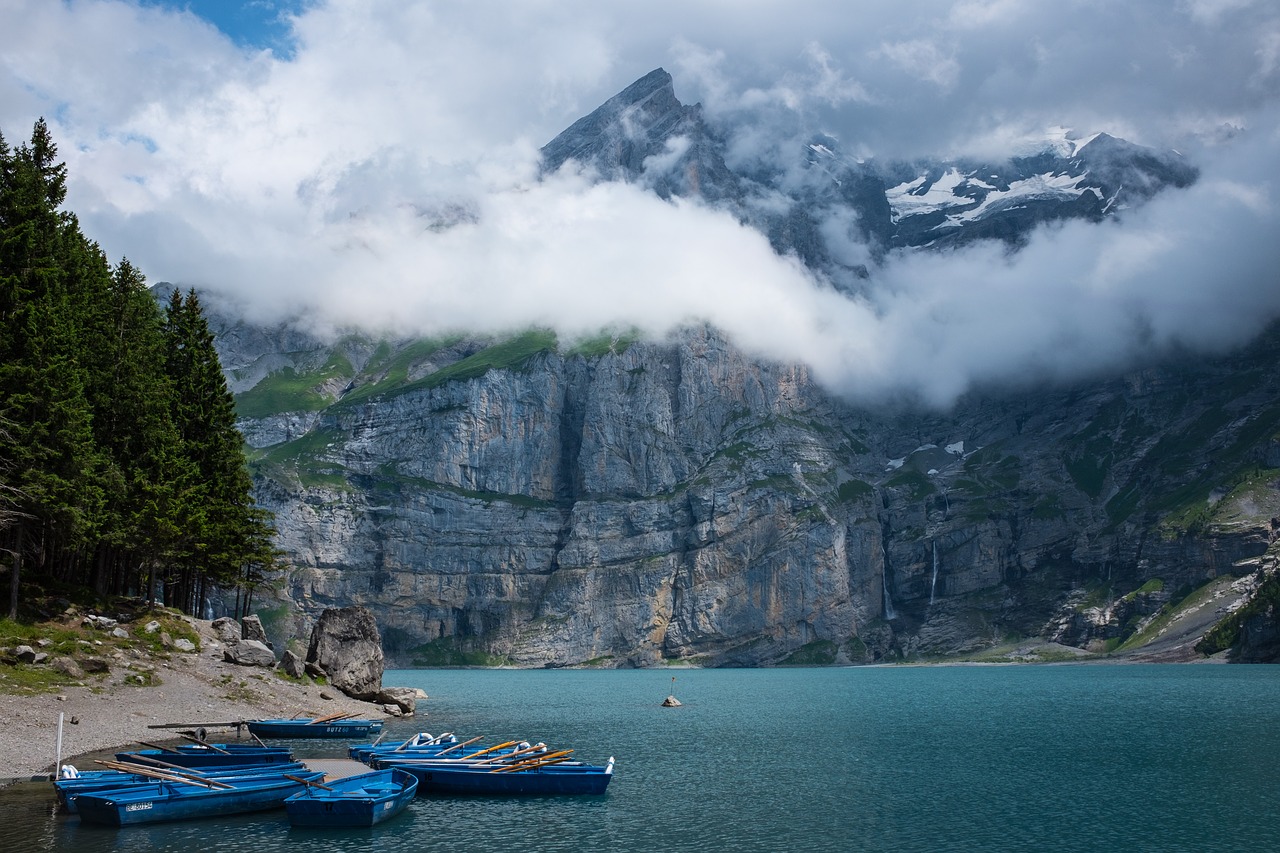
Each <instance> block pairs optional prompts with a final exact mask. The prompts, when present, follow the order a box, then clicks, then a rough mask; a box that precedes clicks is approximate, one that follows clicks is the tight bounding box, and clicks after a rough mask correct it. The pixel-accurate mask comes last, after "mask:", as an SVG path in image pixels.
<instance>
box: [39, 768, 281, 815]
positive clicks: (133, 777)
mask: <svg viewBox="0 0 1280 853" xmlns="http://www.w3.org/2000/svg"><path fill="white" fill-rule="evenodd" d="M65 769H66V768H64V771H65ZM147 771H157V768H154V767H148V768H145V769H144V770H143V772H139V773H130V772H128V771H126V770H86V771H82V772H77V773H76V775H75V776H60V777H59V778H57V779H55V780H54V782H53V789H54V793H55V794H56V795H57V798H58V804H59V806H61V807H62V809H63V810H65V811H67V812H68V813H70V814H75V813H76V811H77V810H78V808H79V807H78V805H77V801H76V798H77V797H79V795H80V794H96V793H98V792H100V791H113V790H115V789H117V788H127V787H129V786H131V785H145V784H150V783H152V782H155V781H156V780H155V778H154V777H153V776H148V775H144V773H145V772H147ZM305 771H306V766H305V765H303V764H302V762H300V761H295V762H291V763H289V764H273V765H263V764H250V765H246V766H241V767H216V768H209V769H204V770H201V769H196V768H193V769H190V770H186V771H180V772H183V773H186V774H189V775H190V776H191V778H193V779H219V780H222V781H227V780H229V778H232V777H250V776H259V777H261V776H279V775H280V774H281V773H298V772H305ZM158 772H168V771H163V770H159V771H158Z"/></svg>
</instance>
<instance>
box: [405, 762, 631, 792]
mask: <svg viewBox="0 0 1280 853" xmlns="http://www.w3.org/2000/svg"><path fill="white" fill-rule="evenodd" d="M397 766H398V767H399V768H400V769H402V770H405V771H407V772H409V773H412V774H413V775H414V776H416V777H417V778H418V791H419V792H420V793H422V794H477V795H481V796H506V795H511V794H521V795H532V796H547V795H553V794H554V795H559V794H603V793H604V792H605V789H606V788H608V787H609V780H610V779H612V778H613V759H612V758H610V759H609V763H608V764H606V765H604V766H603V767H601V766H599V765H595V764H578V765H573V766H570V767H562V766H560V765H556V764H547V765H542V766H533V767H531V768H529V769H525V770H520V769H511V768H510V766H502V767H498V768H490V767H475V766H465V765H460V766H456V767H450V766H443V765H440V764H423V765H414V764H409V763H405V764H403V765H397Z"/></svg>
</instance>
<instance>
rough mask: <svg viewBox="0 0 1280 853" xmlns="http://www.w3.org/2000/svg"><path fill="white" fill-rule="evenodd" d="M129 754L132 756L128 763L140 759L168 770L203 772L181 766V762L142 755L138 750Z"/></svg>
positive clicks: (196, 773)
mask: <svg viewBox="0 0 1280 853" xmlns="http://www.w3.org/2000/svg"><path fill="white" fill-rule="evenodd" d="M130 755H132V756H133V758H132V759H131V760H130V763H133V762H137V761H142V762H145V763H147V764H154V765H156V766H157V767H164V768H167V769H169V770H180V771H182V772H183V773H191V774H193V775H196V776H201V775H204V774H202V773H199V772H197V771H195V770H192V769H191V768H189V767H183V766H182V765H181V764H170V763H169V762H168V761H161V760H160V759H158V758H154V757H152V756H150V755H143V754H141V753H138V752H133V753H130Z"/></svg>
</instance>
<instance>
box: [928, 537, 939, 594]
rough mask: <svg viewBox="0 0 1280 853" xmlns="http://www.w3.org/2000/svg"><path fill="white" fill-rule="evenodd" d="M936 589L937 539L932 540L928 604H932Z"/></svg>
mask: <svg viewBox="0 0 1280 853" xmlns="http://www.w3.org/2000/svg"><path fill="white" fill-rule="evenodd" d="M937 589H938V540H937V539H935V540H933V580H931V581H930V582H929V604H930V605H931V606H932V604H933V601H934V597H933V596H934V593H935V592H936V591H937Z"/></svg>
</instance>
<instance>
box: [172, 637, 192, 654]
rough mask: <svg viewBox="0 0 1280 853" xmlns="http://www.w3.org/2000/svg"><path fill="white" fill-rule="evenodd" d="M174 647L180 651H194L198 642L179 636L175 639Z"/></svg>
mask: <svg viewBox="0 0 1280 853" xmlns="http://www.w3.org/2000/svg"><path fill="white" fill-rule="evenodd" d="M173 647H174V648H175V649H177V650H178V651H180V652H194V651H195V650H196V644H195V643H193V642H191V641H190V640H188V639H187V638H186V637H179V638H178V639H176V640H174V641H173Z"/></svg>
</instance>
